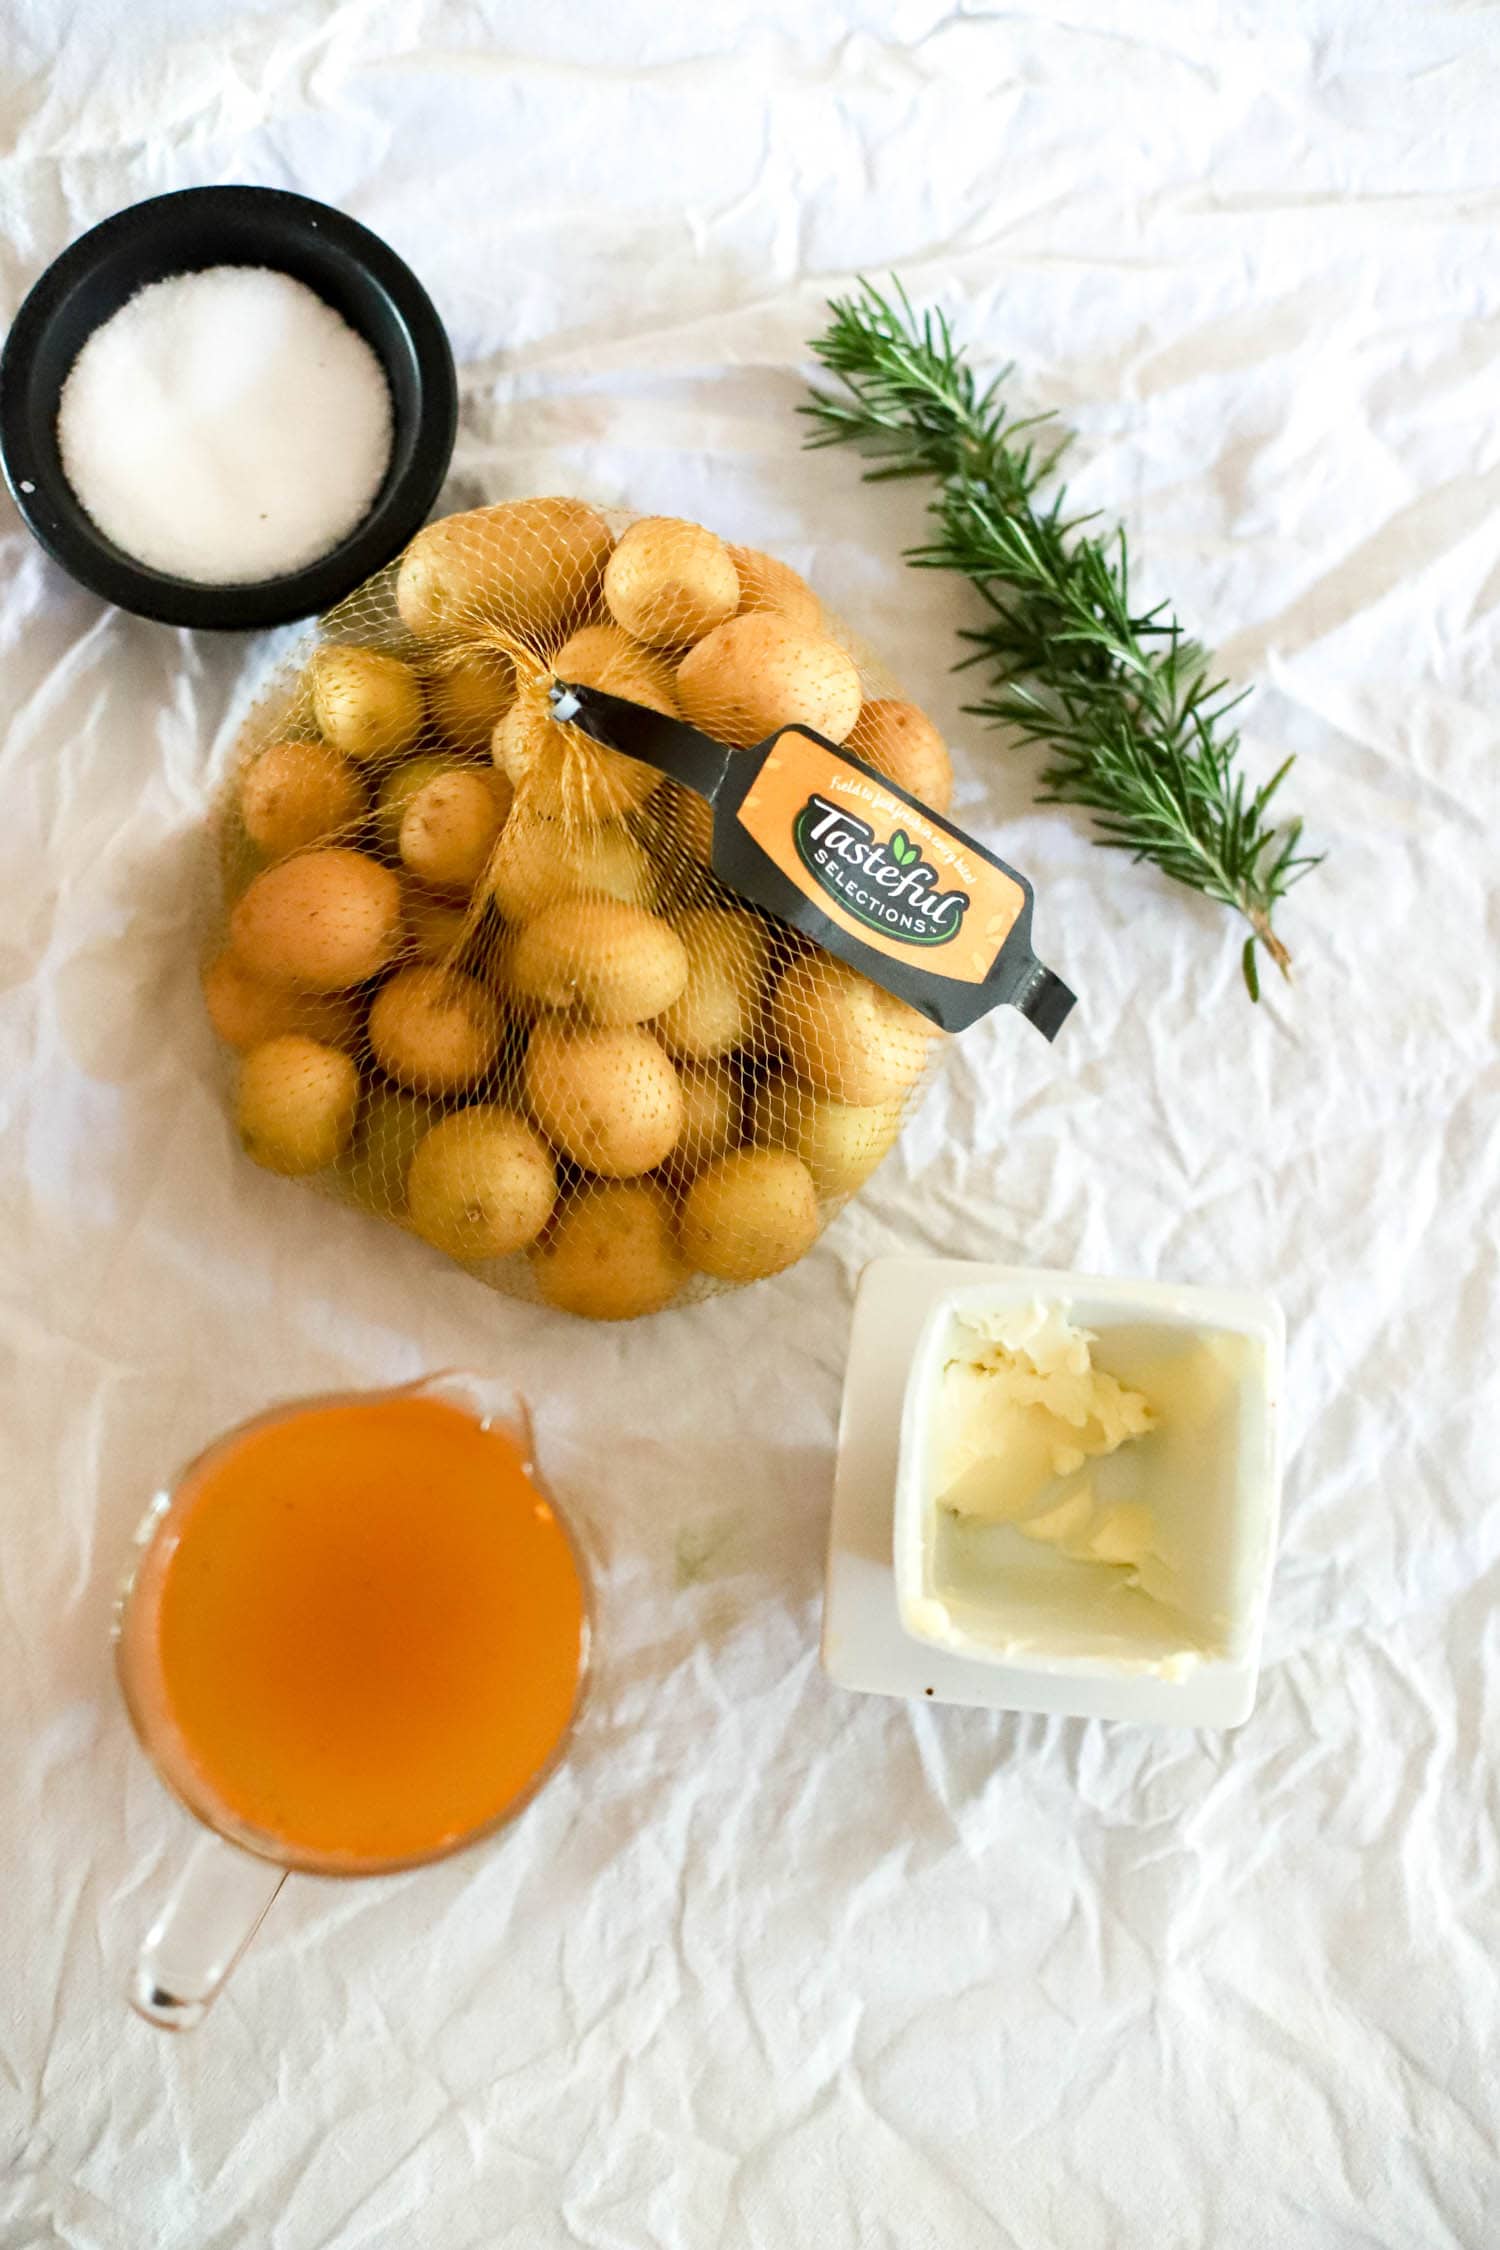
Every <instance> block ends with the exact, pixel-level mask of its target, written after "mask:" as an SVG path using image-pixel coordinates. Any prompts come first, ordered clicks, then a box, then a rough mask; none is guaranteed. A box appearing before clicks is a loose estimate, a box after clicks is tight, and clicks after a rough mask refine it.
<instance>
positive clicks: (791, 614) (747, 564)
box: [729, 547, 823, 633]
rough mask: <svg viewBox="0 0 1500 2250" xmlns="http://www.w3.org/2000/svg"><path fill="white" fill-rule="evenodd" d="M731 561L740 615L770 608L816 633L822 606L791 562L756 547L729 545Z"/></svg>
mask: <svg viewBox="0 0 1500 2250" xmlns="http://www.w3.org/2000/svg"><path fill="white" fill-rule="evenodd" d="M729 556H730V560H731V562H732V563H733V564H734V567H735V571H736V574H737V575H738V578H739V582H740V606H739V609H738V611H737V612H736V614H737V615H738V616H740V617H743V616H745V615H746V613H747V612H748V611H749V610H752V609H769V610H771V611H773V612H774V613H775V615H776V616H778V617H784V618H785V619H786V621H787V623H788V625H795V626H796V627H797V630H798V631H799V632H802V633H816V632H817V631H818V630H819V629H820V628H821V626H822V623H823V608H822V604H821V603H820V602H819V600H818V597H817V595H816V594H815V593H814V592H813V590H812V588H811V586H809V585H808V583H807V580H806V579H805V578H799V577H798V576H797V573H796V571H795V570H793V569H792V567H791V565H790V563H784V562H778V561H777V560H776V557H775V556H774V555H763V554H762V553H761V551H760V549H759V548H758V547H731V548H730V550H729Z"/></svg>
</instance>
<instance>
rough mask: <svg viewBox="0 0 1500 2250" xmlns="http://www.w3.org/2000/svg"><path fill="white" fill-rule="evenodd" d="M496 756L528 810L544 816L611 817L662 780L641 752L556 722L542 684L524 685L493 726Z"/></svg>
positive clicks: (574, 818)
mask: <svg viewBox="0 0 1500 2250" xmlns="http://www.w3.org/2000/svg"><path fill="white" fill-rule="evenodd" d="M494 759H495V763H496V765H497V766H499V767H500V769H501V771H502V772H503V773H505V774H508V775H509V777H510V780H511V782H512V784H513V786H514V788H515V792H516V796H517V798H518V799H519V800H520V802H521V803H522V805H523V806H524V807H525V809H526V811H527V812H529V813H539V814H541V815H542V816H543V817H544V818H546V819H558V818H566V819H568V820H572V821H576V822H586V821H600V820H609V819H611V818H612V817H613V815H614V814H616V813H622V812H629V811H630V810H631V808H632V807H633V806H635V805H641V804H644V803H645V801H646V799H647V798H648V797H649V796H650V794H651V792H652V790H653V789H657V788H659V787H660V786H661V780H662V776H661V775H660V774H659V773H658V772H657V770H656V768H655V767H654V766H646V765H642V763H641V761H640V759H639V758H627V757H625V756H624V755H623V753H622V752H621V751H619V750H606V749H604V748H603V747H602V746H601V745H600V744H599V743H597V742H591V741H590V740H589V738H588V736H587V735H586V734H585V733H584V732H583V731H582V729H581V728H579V727H572V726H559V725H558V723H557V721H556V720H555V719H554V718H553V717H552V716H551V705H550V704H549V702H548V701H547V694H546V690H545V689H544V688H541V687H525V688H523V689H522V690H521V692H520V694H519V695H518V696H517V697H516V700H515V702H514V703H513V704H512V705H511V707H510V709H509V710H508V711H507V712H506V714H505V717H504V718H503V719H502V720H501V721H500V724H499V726H497V727H496V729H495V743H494Z"/></svg>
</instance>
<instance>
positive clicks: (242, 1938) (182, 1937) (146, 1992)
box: [129, 1836, 286, 2031]
mask: <svg viewBox="0 0 1500 2250" xmlns="http://www.w3.org/2000/svg"><path fill="white" fill-rule="evenodd" d="M285 1881H286V1870H285V1868H282V1867H273V1866H271V1865H270V1863H269V1862H268V1861H266V1860H263V1859H253V1858H252V1857H251V1855H250V1854H249V1853H248V1852H242V1851H238V1850H236V1849H235V1847H234V1845H233V1844H225V1843H221V1842H220V1840H219V1838H218V1837H217V1836H202V1837H200V1838H199V1840H198V1843H197V1844H196V1846H195V1847H194V1849H193V1852H192V1855H191V1857H190V1858H189V1860H188V1863H187V1865H186V1867H185V1868H184V1869H183V1871H182V1873H181V1874H180V1875H179V1876H178V1878H177V1881H176V1882H175V1883H174V1884H173V1886H172V1889H171V1891H170V1892H169V1893H168V1895H167V1898H166V1900H165V1903H164V1904H163V1906H162V1909H161V1911H160V1913H159V1914H158V1915H157V1917H156V1919H155V1921H154V1922H153V1923H152V1925H151V1927H150V1929H149V1930H148V1931H147V1932H146V1936H145V1940H144V1942H143V1944H142V1946H141V1950H140V1952H139V1953H138V1954H137V1956H136V1962H135V1969H134V1972H133V1974H132V1976H131V1979H130V1993H129V1998H130V2005H131V2006H132V2008H134V2010H135V2012H136V2014H137V2015H138V2016H144V2017H145V2019H146V2021H147V2023H154V2024H157V2025H159V2026H160V2028H161V2029H162V2030H163V2031H191V2030H192V2029H193V2026H194V2025H195V2024H198V2023H201V2022H202V2021H203V2018H204V2016H205V2015H206V2014H207V2013H208V2010H209V2008H210V2006H211V2005H212V2003H213V2001H214V2000H215V1999H216V1998H217V1997H218V1994H219V1991H220V1989H221V1987H222V1986H223V1984H224V1981H225V1979H226V1977H227V1976H228V1975H229V1972H230V1970H231V1969H232V1968H233V1967H234V1965H235V1963H236V1961H238V1959H239V1957H240V1955H241V1954H242V1953H243V1952H244V1950H245V1948H246V1946H247V1945H248V1944H249V1943H250V1940H251V1939H252V1938H253V1937H254V1935H255V1933H256V1931H257V1930H258V1929H259V1928H260V1926H261V1923H262V1922H263V1921H264V1920H265V1917H266V1909H267V1908H268V1907H269V1906H270V1903H271V1901H272V1899H273V1898H274V1897H275V1896H276V1893H277V1892H278V1891H279V1890H280V1888H281V1886H282V1884H283V1883H284V1882H285Z"/></svg>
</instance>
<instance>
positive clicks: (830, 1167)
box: [750, 1073, 902, 1196]
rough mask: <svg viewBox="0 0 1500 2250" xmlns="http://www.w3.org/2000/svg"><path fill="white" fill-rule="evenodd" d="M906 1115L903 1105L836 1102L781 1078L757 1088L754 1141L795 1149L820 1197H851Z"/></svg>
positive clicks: (752, 1129) (893, 1103)
mask: <svg viewBox="0 0 1500 2250" xmlns="http://www.w3.org/2000/svg"><path fill="white" fill-rule="evenodd" d="M901 1113H902V1105H901V1103H900V1102H899V1101H891V1102H877V1103H871V1104H868V1105H859V1104H854V1103H850V1102H835V1101H830V1100H829V1099H828V1097H827V1096H826V1095H823V1094H815V1093H814V1092H813V1091H812V1089H811V1088H810V1087H808V1086H802V1085H799V1084H798V1082H797V1080H796V1079H795V1078H787V1077H784V1076H782V1075H780V1074H779V1073H778V1074H777V1075H776V1076H774V1077H771V1078H768V1079H767V1080H766V1082H765V1084H764V1085H763V1086H760V1087H758V1088H757V1089H756V1094H755V1099H754V1102H753V1104H752V1106H751V1118H750V1137H751V1139H752V1140H754V1141H756V1142H757V1143H758V1144H759V1145H760V1146H761V1147H762V1148H789V1149H790V1150H791V1151H792V1153H793V1155H794V1156H800V1157H801V1159H802V1161H803V1163H804V1164H805V1165H806V1166H807V1169H808V1170H809V1172H811V1174H812V1178H813V1186H814V1187H815V1188H816V1189H817V1191H818V1193H819V1195H827V1196H833V1195H847V1194H849V1193H850V1191H851V1190H852V1189H854V1188H857V1187H860V1186H862V1185H863V1183H864V1182H865V1181H866V1180H867V1179H868V1178H869V1176H870V1174H871V1173H872V1172H873V1171H874V1169H875V1167H876V1165H877V1164H878V1163H879V1162H880V1160H881V1158H882V1157H883V1156H884V1155H885V1154H886V1153H887V1151H888V1150H889V1149H890V1147H891V1145H892V1143H893V1142H894V1141H895V1139H896V1136H897V1134H898V1133H899V1132H900V1130H901Z"/></svg>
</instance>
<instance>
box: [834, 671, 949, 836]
mask: <svg viewBox="0 0 1500 2250" xmlns="http://www.w3.org/2000/svg"><path fill="white" fill-rule="evenodd" d="M847 747H848V748H849V749H850V750H852V751H853V752H854V755H855V757H856V758H863V759H864V761H865V764H866V765H867V766H873V767H874V768H875V770H876V772H877V773H883V774H884V775H885V776H886V778H887V780H889V781H894V782H895V783H896V784H897V786H898V787H899V788H902V789H905V790H907V791H909V792H910V794H911V795H912V796H913V797H919V798H920V799H921V801H922V803H923V804H924V805H930V806H931V807H932V809H933V811H934V812H946V811H947V810H948V803H949V800H950V798H951V797H952V795H953V760H952V759H951V758H950V757H949V755H948V745H947V743H946V742H944V740H943V738H942V736H941V735H940V734H939V733H938V730H937V728H936V727H935V726H934V725H933V723H932V721H931V719H929V718H928V716H927V714H926V713H925V711H919V710H918V709H917V707H916V705H915V703H897V702H895V701H894V700H893V699H892V698H890V697H886V696H880V697H877V699H876V700H875V702H873V703H865V704H862V705H861V706H860V713H859V717H858V718H857V719H856V720H855V722H854V725H853V727H852V728H851V730H850V733H849V738H848V743H847Z"/></svg>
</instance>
